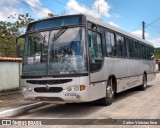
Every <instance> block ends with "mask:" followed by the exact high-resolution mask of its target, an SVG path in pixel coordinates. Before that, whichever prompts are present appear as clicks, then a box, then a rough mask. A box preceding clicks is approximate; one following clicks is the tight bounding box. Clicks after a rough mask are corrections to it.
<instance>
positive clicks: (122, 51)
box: [116, 35, 126, 57]
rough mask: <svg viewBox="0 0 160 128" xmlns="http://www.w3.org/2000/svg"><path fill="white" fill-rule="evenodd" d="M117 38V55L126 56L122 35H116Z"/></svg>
mask: <svg viewBox="0 0 160 128" xmlns="http://www.w3.org/2000/svg"><path fill="white" fill-rule="evenodd" d="M116 40H117V51H118V56H119V57H126V44H125V41H124V37H122V36H120V35H116Z"/></svg>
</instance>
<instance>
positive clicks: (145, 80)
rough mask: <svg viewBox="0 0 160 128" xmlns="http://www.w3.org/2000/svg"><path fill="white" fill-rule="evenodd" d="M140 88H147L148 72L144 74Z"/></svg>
mask: <svg viewBox="0 0 160 128" xmlns="http://www.w3.org/2000/svg"><path fill="white" fill-rule="evenodd" d="M139 88H140V90H146V88H147V76H146V74H144V75H143V84H142V85H140V86H139Z"/></svg>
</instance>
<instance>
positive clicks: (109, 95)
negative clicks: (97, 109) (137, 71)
mask: <svg viewBox="0 0 160 128" xmlns="http://www.w3.org/2000/svg"><path fill="white" fill-rule="evenodd" d="M113 99H114V91H113V87H112V80H111V79H109V80H108V82H107V87H106V97H104V98H102V99H100V104H101V105H103V106H109V105H111V104H112V102H113Z"/></svg>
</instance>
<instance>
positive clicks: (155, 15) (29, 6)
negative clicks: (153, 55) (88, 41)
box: [0, 0, 160, 47]
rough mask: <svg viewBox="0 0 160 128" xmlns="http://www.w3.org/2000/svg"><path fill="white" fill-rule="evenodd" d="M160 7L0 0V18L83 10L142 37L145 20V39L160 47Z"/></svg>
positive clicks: (126, 1) (120, 1)
mask: <svg viewBox="0 0 160 128" xmlns="http://www.w3.org/2000/svg"><path fill="white" fill-rule="evenodd" d="M159 6H160V0H0V21H10V20H9V19H8V18H7V17H8V16H10V15H11V14H23V13H30V14H31V16H32V17H33V18H34V19H36V20H38V19H42V18H46V17H47V14H48V13H53V14H57V15H64V14H78V13H84V14H88V15H92V16H94V17H96V18H100V19H102V20H103V21H104V22H106V23H109V24H111V25H114V26H116V27H118V28H120V29H122V30H125V31H127V32H130V33H132V34H134V35H136V36H139V37H140V38H141V37H142V21H144V22H145V26H146V27H145V38H146V40H147V41H149V42H151V43H153V45H154V46H155V47H160V7H159ZM11 22H12V21H11Z"/></svg>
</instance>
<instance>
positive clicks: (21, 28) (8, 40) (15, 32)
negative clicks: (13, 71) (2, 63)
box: [0, 13, 34, 57]
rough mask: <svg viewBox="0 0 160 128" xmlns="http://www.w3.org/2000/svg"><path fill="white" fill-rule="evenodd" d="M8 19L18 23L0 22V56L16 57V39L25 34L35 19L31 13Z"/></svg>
mask: <svg viewBox="0 0 160 128" xmlns="http://www.w3.org/2000/svg"><path fill="white" fill-rule="evenodd" d="M8 18H10V19H15V20H16V21H15V22H13V23H11V22H4V21H0V56H5V57H16V38H17V37H18V36H19V35H21V34H23V33H24V32H25V30H26V27H27V26H28V24H29V23H30V22H31V21H34V19H33V18H31V16H30V15H29V13H26V14H19V15H18V16H17V15H16V14H15V15H11V16H9V17H8Z"/></svg>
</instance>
